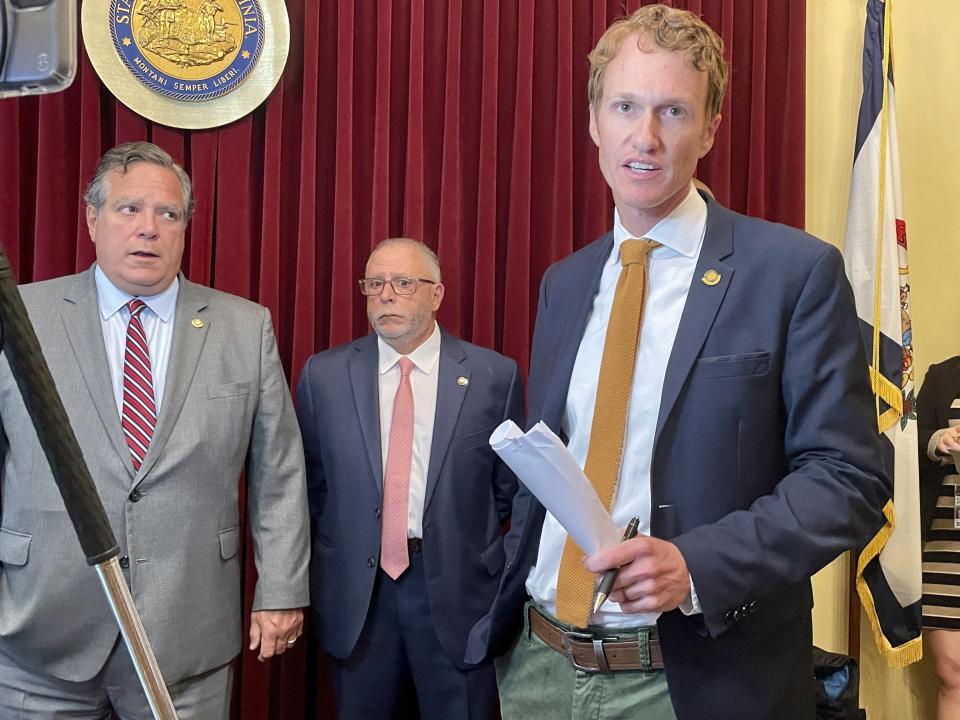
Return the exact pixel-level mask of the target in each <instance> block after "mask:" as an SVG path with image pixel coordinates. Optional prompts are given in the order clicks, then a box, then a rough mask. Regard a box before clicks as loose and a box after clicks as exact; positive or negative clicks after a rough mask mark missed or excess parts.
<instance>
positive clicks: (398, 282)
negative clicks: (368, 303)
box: [357, 277, 437, 295]
mask: <svg viewBox="0 0 960 720" xmlns="http://www.w3.org/2000/svg"><path fill="white" fill-rule="evenodd" d="M357 282H359V283H360V292H362V293H363V294H364V295H380V294H381V293H382V292H383V288H384V287H385V286H386V285H390V287H392V288H393V291H394V292H395V293H396V294H397V295H413V294H414V293H415V292H416V291H417V288H418V287H419V286H420V283H429V284H430V285H436V284H437V282H436V280H427V279H426V278H410V277H395V278H393V279H392V280H382V279H380V278H362V279H361V280H358V281H357Z"/></svg>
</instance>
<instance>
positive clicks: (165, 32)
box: [110, 0, 263, 101]
mask: <svg viewBox="0 0 960 720" xmlns="http://www.w3.org/2000/svg"><path fill="white" fill-rule="evenodd" d="M262 27H263V12H262V11H261V9H260V3H259V2H258V0H133V2H130V0H112V1H111V3H110V34H111V37H112V38H113V46H114V48H115V49H116V51H117V54H118V55H119V56H120V59H121V60H123V63H124V65H126V66H127V69H128V70H130V72H131V73H133V75H134V76H135V77H137V78H138V79H139V80H140V82H142V83H143V84H144V85H146V86H147V87H148V88H150V89H151V90H155V91H156V92H158V93H160V94H162V95H166V96H167V97H172V98H175V99H177V100H192V101H202V100H210V99H212V98H215V97H219V96H221V95H225V94H226V93H228V92H230V91H231V90H235V89H236V88H237V86H238V85H240V83H242V82H243V81H244V80H245V79H246V78H247V75H248V74H249V73H250V71H251V70H252V69H253V68H254V66H256V64H257V60H259V58H260V51H261V50H262V49H263V33H262V32H261V31H260V29H261V28H262Z"/></svg>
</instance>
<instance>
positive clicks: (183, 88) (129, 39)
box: [109, 0, 264, 102]
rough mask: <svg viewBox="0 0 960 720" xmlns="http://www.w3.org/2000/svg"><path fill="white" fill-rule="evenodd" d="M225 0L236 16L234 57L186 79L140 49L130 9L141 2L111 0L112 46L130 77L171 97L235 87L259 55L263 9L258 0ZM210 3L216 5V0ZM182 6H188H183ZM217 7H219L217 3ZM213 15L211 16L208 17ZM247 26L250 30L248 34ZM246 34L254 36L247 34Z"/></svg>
mask: <svg viewBox="0 0 960 720" xmlns="http://www.w3.org/2000/svg"><path fill="white" fill-rule="evenodd" d="M225 1H227V2H233V4H234V6H235V8H236V9H237V12H238V15H239V16H240V19H241V27H240V45H239V47H236V46H235V47H234V49H236V51H237V52H236V53H235V57H234V59H233V60H232V61H231V62H230V63H229V64H228V66H227V67H226V68H224V69H223V71H221V72H213V73H212V74H211V75H210V76H209V77H200V78H198V79H196V80H189V81H187V80H185V79H184V78H180V77H178V76H177V75H176V74H175V73H171V72H170V71H167V72H164V71H163V69H162V68H160V67H158V66H157V65H156V64H155V63H154V62H152V61H151V60H150V59H149V58H148V56H147V53H146V52H144V48H141V47H140V44H139V43H138V42H137V33H136V32H134V22H133V17H134V13H137V12H140V11H141V9H142V5H143V4H144V3H143V2H141V0H111V2H110V15H109V17H110V36H111V38H112V39H113V46H114V49H115V50H116V51H117V55H118V56H119V57H120V59H121V60H122V61H123V63H124V65H126V67H127V69H128V70H129V71H130V73H131V74H132V75H133V76H134V77H136V78H137V79H138V80H140V82H142V83H143V84H144V85H146V86H147V87H148V88H150V89H151V90H153V91H155V92H158V93H161V94H162V95H166V96H167V97H171V98H173V99H174V100H188V101H191V102H202V101H204V100H211V99H213V98H216V97H220V96H221V95H225V94H227V93H229V92H231V91H233V90H235V89H236V88H237V87H238V86H239V85H240V84H241V83H242V82H243V81H244V80H245V79H246V78H247V76H248V75H249V74H250V71H251V70H253V68H254V67H255V66H256V64H257V61H258V60H259V59H260V52H261V51H262V50H263V38H264V32H263V27H264V25H263V12H262V11H261V9H260V1H259V0H225ZM204 4H206V3H204ZM212 4H214V5H215V6H216V3H212ZM183 8H184V9H189V10H192V8H187V6H183ZM217 9H219V10H222V8H219V7H218V8H217ZM201 10H202V8H201ZM248 17H249V18H250V20H249V21H248V20H247V18H248ZM214 19H215V16H214V17H212V18H211V20H214ZM214 27H215V26H214ZM214 27H212V28H211V30H213V29H214ZM248 29H250V30H252V32H250V33H249V34H248V33H247V31H248ZM250 35H253V36H254V37H252V38H251V37H250ZM178 39H180V38H178ZM218 76H219V77H218ZM211 86H212V87H213V90H212V91H211V90H210V88H211Z"/></svg>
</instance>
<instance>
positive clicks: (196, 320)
mask: <svg viewBox="0 0 960 720" xmlns="http://www.w3.org/2000/svg"><path fill="white" fill-rule="evenodd" d="M190 324H191V325H193V326H194V327H195V328H197V329H198V330H199V329H200V328H202V327H203V320H201V319H200V318H194V319H193V320H191V321H190Z"/></svg>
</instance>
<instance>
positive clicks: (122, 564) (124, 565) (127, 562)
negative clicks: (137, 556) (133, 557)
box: [120, 555, 130, 570]
mask: <svg viewBox="0 0 960 720" xmlns="http://www.w3.org/2000/svg"><path fill="white" fill-rule="evenodd" d="M120 567H122V568H123V569H124V570H126V569H127V568H128V567H130V558H128V557H127V556H126V555H124V556H123V557H122V558H120Z"/></svg>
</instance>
